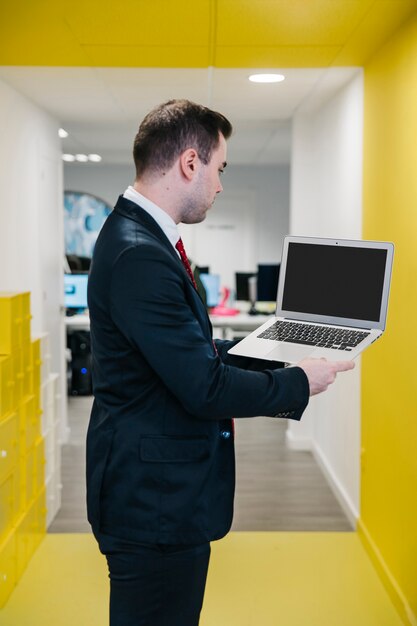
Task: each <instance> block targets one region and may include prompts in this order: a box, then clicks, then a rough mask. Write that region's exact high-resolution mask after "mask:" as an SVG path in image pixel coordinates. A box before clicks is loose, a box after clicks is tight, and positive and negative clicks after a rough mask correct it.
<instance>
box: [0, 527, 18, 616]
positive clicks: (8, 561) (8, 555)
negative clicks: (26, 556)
mask: <svg viewBox="0 0 417 626" xmlns="http://www.w3.org/2000/svg"><path fill="white" fill-rule="evenodd" d="M16 555H17V550H16V535H15V532H14V531H12V532H11V533H10V534H9V535H8V536H7V538H6V540H5V541H4V542H3V543H2V544H1V545H0V609H1V608H2V607H3V606H4V605H5V604H6V602H7V600H8V598H9V596H10V594H11V593H12V591H13V589H14V586H15V584H16V580H17V578H16V574H17V571H16Z"/></svg>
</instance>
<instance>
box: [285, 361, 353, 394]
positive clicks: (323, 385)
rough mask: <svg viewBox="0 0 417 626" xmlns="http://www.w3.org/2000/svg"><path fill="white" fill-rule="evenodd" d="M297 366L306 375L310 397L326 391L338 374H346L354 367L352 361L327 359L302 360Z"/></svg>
mask: <svg viewBox="0 0 417 626" xmlns="http://www.w3.org/2000/svg"><path fill="white" fill-rule="evenodd" d="M297 365H298V367H301V368H302V369H303V370H304V371H305V373H306V375H307V378H308V382H309V385H310V396H315V395H316V394H318V393H321V392H322V391H326V389H327V387H328V386H329V385H331V384H332V383H333V382H334V381H335V379H336V375H337V373H338V372H346V371H347V370H352V369H353V368H354V367H355V363H354V362H353V361H327V359H303V360H302V361H300V362H299V363H297Z"/></svg>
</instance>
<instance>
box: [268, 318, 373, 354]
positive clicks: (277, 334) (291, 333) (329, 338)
mask: <svg viewBox="0 0 417 626" xmlns="http://www.w3.org/2000/svg"><path fill="white" fill-rule="evenodd" d="M368 335H369V333H368V332H366V331H362V330H351V329H349V328H331V327H329V326H316V325H314V324H303V323H296V322H284V321H281V320H278V321H277V322H274V324H272V325H271V326H269V328H267V329H266V330H264V331H263V332H262V333H261V334H260V335H258V337H260V338H261V339H272V340H274V341H286V342H288V343H301V344H304V345H306V346H317V347H319V348H333V349H334V350H347V351H351V350H353V348H355V347H356V346H357V345H358V344H359V343H360V342H361V341H363V340H364V339H365V338H366V337H367V336H368Z"/></svg>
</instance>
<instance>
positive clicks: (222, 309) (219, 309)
mask: <svg viewBox="0 0 417 626" xmlns="http://www.w3.org/2000/svg"><path fill="white" fill-rule="evenodd" d="M222 292H223V297H222V301H221V302H220V304H218V305H217V306H215V307H213V308H212V309H211V311H210V313H211V315H229V316H230V315H238V314H239V313H240V311H239V309H233V308H231V307H228V306H226V302H227V300H228V299H229V295H230V289H229V288H228V287H222Z"/></svg>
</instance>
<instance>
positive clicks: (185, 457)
mask: <svg viewBox="0 0 417 626" xmlns="http://www.w3.org/2000/svg"><path fill="white" fill-rule="evenodd" d="M209 453H210V450H209V441H208V438H207V437H186V438H184V437H169V436H158V435H155V436H153V435H147V436H144V437H141V440H140V458H141V459H142V461H145V462H148V463H194V462H196V461H202V460H203V459H206V458H207V457H208V456H209Z"/></svg>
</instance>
